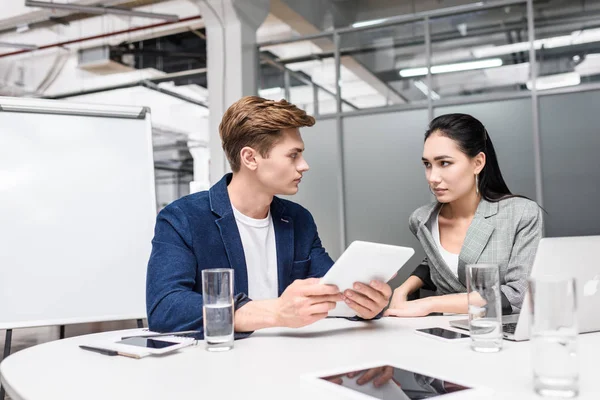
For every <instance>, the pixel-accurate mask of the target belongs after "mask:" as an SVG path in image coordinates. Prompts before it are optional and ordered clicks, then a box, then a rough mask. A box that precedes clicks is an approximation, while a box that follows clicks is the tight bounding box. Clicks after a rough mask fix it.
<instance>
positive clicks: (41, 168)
mask: <svg viewBox="0 0 600 400" xmlns="http://www.w3.org/2000/svg"><path fill="white" fill-rule="evenodd" d="M155 218H156V200H155V193H154V162H153V155H152V129H151V123H150V113H149V111H148V109H147V108H144V107H122V106H103V105H87V104H77V103H66V102H62V101H59V100H39V99H21V98H18V99H17V98H6V97H0V329H11V328H23V327H33V326H45V325H66V324H71V323H83V322H94V321H111V320H122V319H139V318H145V317H146V307H145V285H146V265H147V262H148V258H149V255H150V251H151V243H150V242H151V240H152V236H153V228H154V221H155Z"/></svg>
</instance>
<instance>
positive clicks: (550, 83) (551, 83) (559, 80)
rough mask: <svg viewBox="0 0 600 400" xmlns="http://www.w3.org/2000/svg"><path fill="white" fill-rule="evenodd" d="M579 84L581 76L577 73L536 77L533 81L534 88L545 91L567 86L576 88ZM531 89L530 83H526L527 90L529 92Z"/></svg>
mask: <svg viewBox="0 0 600 400" xmlns="http://www.w3.org/2000/svg"><path fill="white" fill-rule="evenodd" d="M580 83H581V76H580V75H579V74H578V73H577V72H567V73H564V74H555V75H545V76H540V77H537V78H536V80H535V88H536V89H537V90H547V89H556V88H561V87H567V86H577V85H579V84H580ZM532 87H533V85H532V84H531V81H527V89H529V90H531V88H532Z"/></svg>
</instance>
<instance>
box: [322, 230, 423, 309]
mask: <svg viewBox="0 0 600 400" xmlns="http://www.w3.org/2000/svg"><path fill="white" fill-rule="evenodd" d="M413 254H415V251H414V250H413V249H412V248H410V247H401V246H392V245H389V244H381V243H372V242H362V241H359V240H357V241H354V242H352V243H351V244H350V246H348V248H347V249H346V251H344V253H343V254H342V255H341V256H340V258H339V259H338V260H337V261H336V263H335V264H333V266H332V267H331V269H330V270H329V271H327V273H326V274H325V276H324V277H323V278H322V279H321V283H323V284H330V285H337V287H338V288H339V289H340V291H341V292H343V291H344V290H346V289H352V285H354V282H361V283H364V284H367V285H368V284H369V283H370V282H371V281H373V280H377V281H381V282H387V281H389V280H390V279H392V277H393V276H394V274H395V273H396V272H398V271H399V270H400V268H402V266H403V265H404V264H406V262H407V261H408V260H409V259H410V258H411V257H412V256H413ZM355 315H356V312H355V311H354V310H352V309H351V308H350V307H348V306H347V305H346V303H344V302H343V301H341V302H338V303H337V306H336V307H335V309H333V310H331V311H330V312H329V316H332V317H353V316H355Z"/></svg>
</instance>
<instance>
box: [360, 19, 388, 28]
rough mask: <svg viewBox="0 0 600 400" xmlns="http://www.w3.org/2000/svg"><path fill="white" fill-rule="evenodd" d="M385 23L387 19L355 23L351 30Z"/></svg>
mask: <svg viewBox="0 0 600 400" xmlns="http://www.w3.org/2000/svg"><path fill="white" fill-rule="evenodd" d="M385 21H387V18H380V19H371V20H368V21H360V22H355V23H353V24H352V27H353V28H363V27H365V26H371V25H377V24H381V23H382V22H385Z"/></svg>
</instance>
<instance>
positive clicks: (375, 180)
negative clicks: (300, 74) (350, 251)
mask: <svg viewBox="0 0 600 400" xmlns="http://www.w3.org/2000/svg"><path fill="white" fill-rule="evenodd" d="M427 122H428V121H427V111H426V110H418V111H405V112H396V113H388V114H377V115H369V116H358V117H349V118H345V119H344V165H345V174H346V175H345V182H346V212H347V216H346V224H347V234H348V237H347V240H348V243H350V242H351V241H353V240H368V241H373V242H380V243H388V244H395V245H403V246H410V247H413V248H414V249H415V252H416V253H415V255H414V256H413V258H412V259H411V260H410V261H409V264H408V265H407V268H406V269H404V270H402V271H401V273H400V274H398V277H397V278H396V279H395V280H394V282H393V283H395V284H396V285H397V284H398V283H400V282H402V281H404V280H405V279H406V277H407V276H408V275H409V274H410V273H411V272H412V270H414V267H416V266H417V265H418V263H419V262H420V261H421V260H422V258H423V254H424V253H423V251H422V249H421V246H420V244H419V242H418V240H417V239H416V238H415V237H414V236H413V234H412V233H411V232H410V230H409V229H408V218H409V216H410V214H411V213H412V212H413V211H414V210H415V209H416V208H418V207H419V206H422V205H423V204H427V203H429V202H431V201H432V200H431V194H430V193H429V190H428V188H427V183H426V181H425V174H424V170H423V166H422V164H421V155H422V152H423V134H424V133H425V130H426V127H427Z"/></svg>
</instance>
